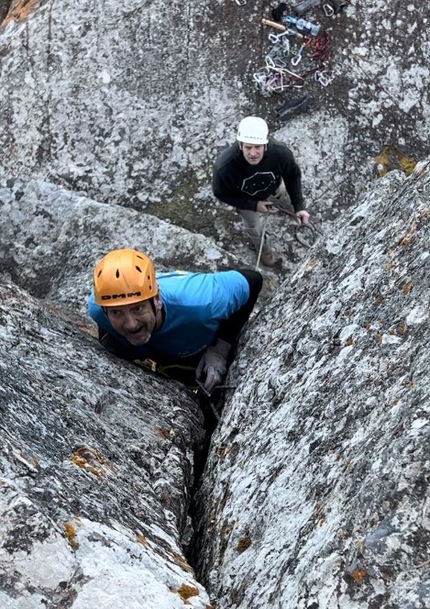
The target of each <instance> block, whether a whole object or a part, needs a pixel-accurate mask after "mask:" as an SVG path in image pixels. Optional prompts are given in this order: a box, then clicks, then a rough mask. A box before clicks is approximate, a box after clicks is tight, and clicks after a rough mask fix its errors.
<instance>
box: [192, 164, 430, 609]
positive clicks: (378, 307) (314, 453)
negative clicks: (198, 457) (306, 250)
mask: <svg viewBox="0 0 430 609" xmlns="http://www.w3.org/2000/svg"><path fill="white" fill-rule="evenodd" d="M429 169H430V159H427V160H426V161H424V162H422V163H419V164H418V165H417V167H416V169H415V171H414V172H413V173H412V174H411V176H410V177H407V178H405V177H404V175H403V174H401V173H400V172H391V173H389V174H388V175H387V176H386V177H385V178H383V179H382V180H381V181H379V182H378V183H377V185H376V188H375V189H374V190H372V191H370V192H369V193H367V195H366V196H365V197H364V198H363V199H362V200H361V201H360V203H359V204H358V205H357V206H356V207H355V208H354V209H351V210H350V211H349V212H345V213H344V214H343V216H342V218H341V220H340V221H339V223H338V224H337V225H336V226H333V227H332V232H331V235H330V237H329V238H328V239H327V240H326V241H325V242H321V243H319V244H318V245H317V246H316V247H315V249H314V251H313V252H312V253H311V254H310V255H309V257H308V259H307V260H305V262H304V263H303V264H302V265H300V266H299V268H298V270H297V272H296V273H295V274H294V275H293V276H292V277H291V278H290V279H288V280H286V281H285V282H284V284H283V286H281V288H280V289H279V290H278V292H277V294H276V295H275V296H274V297H273V299H272V300H271V302H270V303H269V304H268V305H267V306H266V307H265V308H264V309H262V310H261V311H260V314H259V316H258V317H257V318H256V320H255V321H254V323H253V325H252V326H251V327H250V328H249V330H248V333H247V335H246V336H245V337H244V344H243V349H242V350H240V353H239V357H238V359H237V361H236V363H235V364H234V366H233V368H232V369H231V372H230V377H229V383H231V384H232V385H235V384H236V385H237V388H236V389H235V390H234V391H232V392H231V393H230V394H229V396H228V399H227V402H226V405H225V408H224V411H223V417H222V421H221V423H220V426H219V428H218V429H217V431H216V433H215V435H214V436H213V438H212V450H211V453H210V455H209V460H208V463H207V469H206V471H205V474H204V477H203V483H202V488H201V489H200V491H199V498H198V499H199V502H198V505H199V508H198V518H197V522H198V531H199V536H198V547H197V548H196V556H197V557H198V559H199V561H200V562H199V564H200V567H199V575H200V578H201V580H202V582H203V583H204V584H205V585H206V586H207V587H208V590H209V592H210V593H211V594H212V596H213V598H216V599H217V608H219V609H223V608H224V607H225V608H227V607H228V608H229V609H239V608H241V609H242V608H243V609H244V608H245V607H246V608H247V609H248V608H249V607H252V608H253V609H258V608H263V607H264V608H266V607H273V608H276V609H305V608H309V607H327V608H332V607H333V608H334V607H342V609H358V608H360V609H361V608H363V609H364V608H367V607H380V608H383V609H388V608H390V609H392V608H397V607H398V608H399V609H400V608H402V609H403V608H404V607H408V608H412V607H416V608H418V607H419V608H424V607H428V606H429V604H430V570H429V567H430V563H429V554H428V543H429V538H430V537H429V536H430V512H429V508H430V496H429V484H428V483H429V466H430V462H429V449H430V411H429V403H430V364H429V357H428V344H429V341H430V323H429V322H430V317H429V315H430V307H429V292H428V286H429V285H430V265H429V264H428V261H429V257H430V225H429V222H430V209H429V194H430V171H429Z"/></svg>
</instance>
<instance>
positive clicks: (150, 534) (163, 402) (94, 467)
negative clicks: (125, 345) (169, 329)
mask: <svg viewBox="0 0 430 609" xmlns="http://www.w3.org/2000/svg"><path fill="white" fill-rule="evenodd" d="M0 341H1V355H0V421H1V427H0V436H1V442H0V472H1V474H0V606H1V607H2V609H24V608H25V609H33V608H34V609H36V608H38V609H39V608H41V607H52V608H54V607H72V606H73V608H74V609H89V608H93V607H100V606H102V607H103V608H104V609H110V608H112V609H113V608H114V607H118V606H119V605H121V604H124V602H125V601H127V607H130V608H135V609H138V608H139V609H141V608H142V607H148V608H149V607H160V608H161V607H163V608H165V609H171V608H173V607H177V608H178V609H179V608H180V607H190V606H191V607H196V608H197V607H198V608H199V609H204V608H206V607H209V600H208V597H207V595H206V593H205V592H204V590H203V588H202V587H201V586H200V585H199V584H198V583H197V582H196V580H195V578H194V574H193V572H192V570H191V568H190V567H189V565H188V564H187V562H186V560H185V558H184V556H183V553H182V549H181V546H180V540H181V536H182V534H183V533H184V529H185V526H186V520H187V505H188V502H189V499H190V488H191V484H192V476H193V452H192V451H193V447H194V445H195V444H196V442H197V441H198V440H199V439H200V437H201V432H200V424H201V422H200V415H199V410H198V407H197V406H196V404H195V402H194V400H192V399H191V397H190V396H188V395H187V394H186V393H185V392H184V390H183V389H182V388H180V387H179V386H178V385H175V384H173V383H172V384H168V383H167V382H166V381H165V382H162V381H160V380H158V379H156V378H155V377H154V376H152V375H151V376H150V375H149V373H144V372H143V371H141V370H139V369H138V368H135V367H133V366H130V365H127V364H125V363H124V362H120V361H118V360H116V359H115V358H110V357H109V356H108V355H107V354H106V353H104V352H102V350H101V349H98V348H97V347H96V346H95V345H96V343H95V341H94V340H92V339H90V338H89V337H88V336H86V335H84V334H81V333H80V332H78V331H76V330H73V329H72V327H71V324H66V323H64V322H63V321H62V320H61V319H60V318H58V317H56V316H55V314H53V313H52V312H49V311H47V310H46V309H45V308H44V307H43V305H41V304H40V302H38V301H37V300H33V299H32V298H30V297H29V296H28V295H26V293H25V292H23V291H21V290H20V289H19V288H17V287H16V286H14V285H12V284H8V283H4V282H2V284H1V290H0Z"/></svg>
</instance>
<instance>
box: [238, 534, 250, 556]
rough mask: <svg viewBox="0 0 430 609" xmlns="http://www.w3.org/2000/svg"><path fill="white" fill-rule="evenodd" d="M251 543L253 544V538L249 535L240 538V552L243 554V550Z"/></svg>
mask: <svg viewBox="0 0 430 609" xmlns="http://www.w3.org/2000/svg"><path fill="white" fill-rule="evenodd" d="M250 545H252V539H251V537H250V536H249V535H246V536H245V537H241V538H240V539H239V541H238V542H237V546H236V550H237V551H238V552H239V554H241V553H242V552H245V550H247V549H248V548H249V546H250Z"/></svg>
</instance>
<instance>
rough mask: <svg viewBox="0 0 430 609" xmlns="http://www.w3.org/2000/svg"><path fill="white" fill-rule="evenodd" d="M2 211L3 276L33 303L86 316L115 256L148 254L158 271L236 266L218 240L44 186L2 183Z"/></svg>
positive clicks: (55, 187)
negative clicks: (100, 275)
mask: <svg viewBox="0 0 430 609" xmlns="http://www.w3.org/2000/svg"><path fill="white" fill-rule="evenodd" d="M0 211H1V215H2V226H1V237H2V238H1V243H0V254H1V255H0V259H1V262H0V270H1V271H3V273H7V274H8V275H9V276H10V278H11V279H12V280H13V281H14V282H15V283H17V284H18V285H20V286H22V287H23V288H24V289H26V290H27V291H29V292H30V293H32V294H33V295H35V296H37V297H39V298H47V299H50V300H52V301H55V302H56V303H57V304H58V303H59V302H61V303H63V304H66V305H68V307H69V309H70V310H71V311H73V310H74V311H76V312H79V313H82V314H85V302H86V297H87V295H88V294H89V291H90V289H91V283H92V270H93V268H94V265H95V264H96V262H97V261H98V260H100V258H102V256H104V255H105V254H106V253H107V252H108V251H110V250H112V249H117V248H135V249H138V250H140V251H143V252H144V253H145V254H147V255H148V256H150V257H151V258H152V260H153V261H154V263H155V265H156V268H157V269H158V270H163V269H182V270H189V271H192V270H195V271H196V270H201V271H214V270H216V269H217V268H219V267H224V268H225V267H228V266H237V265H238V261H237V259H236V258H235V257H234V256H233V255H231V254H229V253H228V252H226V251H225V250H223V249H222V248H221V247H219V246H218V245H217V244H216V243H215V242H214V240H213V239H210V238H208V237H204V236H203V235H200V234H195V233H191V232H190V231H188V230H186V229H183V228H180V227H179V226H174V225H171V224H170V223H169V222H165V221H163V220H159V219H158V218H156V217H154V216H151V215H149V214H144V213H142V212H138V211H136V210H133V209H124V208H121V207H118V206H116V205H108V204H104V203H98V202H96V201H93V200H91V199H89V198H88V197H86V196H85V195H84V194H83V193H76V192H73V191H70V190H68V189H66V188H63V187H60V186H58V185H55V184H51V183H47V182H41V181H37V180H29V181H22V180H14V179H4V180H0Z"/></svg>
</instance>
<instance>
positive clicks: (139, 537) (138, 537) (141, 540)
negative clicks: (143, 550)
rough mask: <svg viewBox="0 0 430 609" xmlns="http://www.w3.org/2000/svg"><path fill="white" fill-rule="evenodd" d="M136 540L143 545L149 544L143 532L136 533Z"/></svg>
mask: <svg viewBox="0 0 430 609" xmlns="http://www.w3.org/2000/svg"><path fill="white" fill-rule="evenodd" d="M136 541H137V543H140V545H141V546H147V545H148V542H147V541H146V539H145V537H144V536H143V535H142V533H136Z"/></svg>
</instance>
